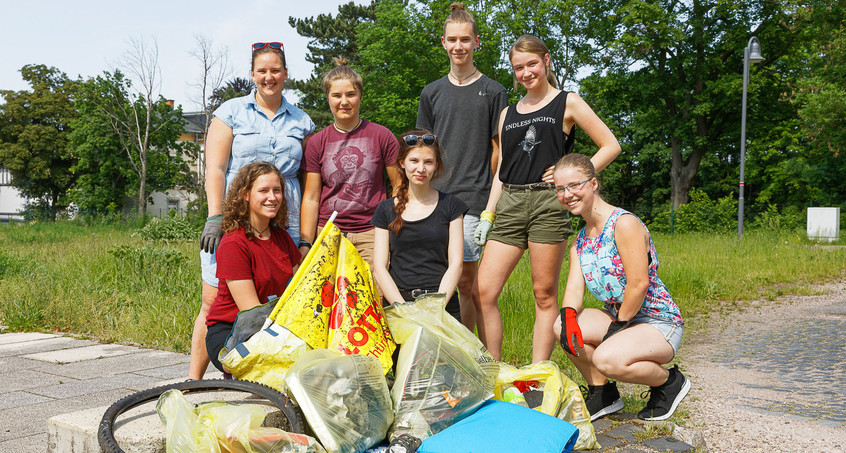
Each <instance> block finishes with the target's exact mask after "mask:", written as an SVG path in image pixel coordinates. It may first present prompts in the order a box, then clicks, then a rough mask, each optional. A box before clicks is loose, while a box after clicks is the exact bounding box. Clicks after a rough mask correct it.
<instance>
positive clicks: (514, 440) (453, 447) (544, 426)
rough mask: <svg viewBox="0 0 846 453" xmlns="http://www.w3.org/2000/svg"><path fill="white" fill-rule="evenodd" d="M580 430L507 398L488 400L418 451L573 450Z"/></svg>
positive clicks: (539, 452) (552, 452)
mask: <svg viewBox="0 0 846 453" xmlns="http://www.w3.org/2000/svg"><path fill="white" fill-rule="evenodd" d="M578 437H579V430H578V429H577V428H576V427H575V426H573V425H571V424H570V423H567V422H565V421H564V420H561V419H558V418H555V417H551V416H549V415H546V414H544V413H542V412H539V411H536V410H532V409H528V408H525V407H523V406H518V405H516V404H512V403H506V402H504V401H494V400H491V401H488V402H486V403H485V404H484V405H482V407H480V408H479V410H477V411H476V412H474V413H473V415H470V416H469V417H467V418H465V419H463V420H461V421H460V422H458V423H456V424H454V425H452V426H450V427H449V428H447V429H445V430H443V431H441V432H439V433H438V434H435V435H434V436H432V437H429V438H428V439H426V440H424V441H423V445H421V446H420V448H419V449H418V450H417V451H418V453H481V452H484V453H496V452H508V453H513V452H515V451H530V452H533V453H544V452H548V453H562V452H564V453H566V452H569V451H572V450H573V447H574V446H575V445H576V439H578Z"/></svg>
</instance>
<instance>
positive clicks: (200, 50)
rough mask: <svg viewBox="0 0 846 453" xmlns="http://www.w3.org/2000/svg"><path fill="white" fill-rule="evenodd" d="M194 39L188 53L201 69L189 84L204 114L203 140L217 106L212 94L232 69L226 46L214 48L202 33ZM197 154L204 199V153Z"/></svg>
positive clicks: (201, 191)
mask: <svg viewBox="0 0 846 453" xmlns="http://www.w3.org/2000/svg"><path fill="white" fill-rule="evenodd" d="M194 41H195V44H196V47H195V48H194V49H192V50H190V51H189V52H188V54H189V55H191V57H193V58H194V59H195V60H196V61H197V62H198V63H199V64H200V66H201V67H202V71H201V73H200V76H199V77H198V78H197V80H196V81H195V82H194V83H192V84H191V86H192V87H193V88H194V90H195V96H193V97H192V98H191V100H192V101H194V102H195V103H197V104H199V105H200V106H202V112H203V114H204V115H205V121H204V123H203V140H205V137H207V136H208V134H209V125H210V124H211V120H212V115H213V114H214V109H215V108H217V107H216V106H215V105H214V103H213V94H214V93H215V92H216V91H218V90H220V89H221V87H222V85H223V83H224V80H225V79H226V77H227V76H228V75H229V73H230V72H232V71H231V68H230V67H229V50H228V49H227V48H226V47H223V48H215V47H214V43H213V42H212V40H211V39H210V38H207V37H205V36H202V35H194ZM197 155H198V157H199V159H198V161H197V165H198V167H199V168H198V169H197V170H198V171H197V175H198V176H199V181H198V184H197V187H199V188H200V190H199V191H198V192H199V194H198V195H199V196H200V198H201V199H203V200H204V199H205V193H206V192H205V190H202V188H204V187H205V186H206V164H205V154H204V153H197Z"/></svg>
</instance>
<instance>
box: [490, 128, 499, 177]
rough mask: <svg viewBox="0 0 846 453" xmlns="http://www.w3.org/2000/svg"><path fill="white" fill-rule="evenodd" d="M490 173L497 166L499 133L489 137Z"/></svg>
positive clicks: (494, 171)
mask: <svg viewBox="0 0 846 453" xmlns="http://www.w3.org/2000/svg"><path fill="white" fill-rule="evenodd" d="M491 150H492V151H491V175H495V174H496V171H497V169H498V168H499V135H497V136H496V137H494V138H492V139H491Z"/></svg>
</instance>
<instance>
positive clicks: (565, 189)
mask: <svg viewBox="0 0 846 453" xmlns="http://www.w3.org/2000/svg"><path fill="white" fill-rule="evenodd" d="M591 179H593V178H588V179H585V180H584V181H579V182H574V183H573V184H567V185H566V186H558V187H556V188H555V193H557V194H558V195H564V192H570V193H576V192H577V191H579V190H581V188H582V186H584V184H585V183H586V182H588V181H590V180H591Z"/></svg>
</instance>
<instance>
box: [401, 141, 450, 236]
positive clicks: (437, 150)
mask: <svg viewBox="0 0 846 453" xmlns="http://www.w3.org/2000/svg"><path fill="white" fill-rule="evenodd" d="M426 134H432V133H431V132H429V131H427V130H424V129H417V130H412V131H407V132H403V134H402V135H401V136H400V141H399V142H400V150H399V154H397V161H396V162H394V166H395V167H396V168H397V169H398V170H399V174H400V184H399V187H398V188H397V192H396V196H395V197H394V198H396V199H397V202H396V203H395V204H394V212H396V213H397V218H395V219H394V220H393V222H391V223H390V224H389V225H388V229H390V230H391V231H393V232H394V234H399V232H400V230H401V229H402V225H403V220H402V213H403V212H404V211H405V205H406V204H408V175H406V174H405V169H404V168H402V166H401V165H400V163H401V162H402V161H404V160H405V158H406V156H408V153H409V152H411V150H412V149H415V148H420V147H424V146H425V147H427V148H429V149H431V150H432V152H433V153H434V154H435V164H437V168H436V169H435V172H434V174H432V179H435V178H437V177H439V176H441V173H443V169H444V162H443V161H442V160H441V144H440V141H438V137H437V136H435V143H433V144H431V145H424V144H423V140H422V139H421V140H418V141H417V144H416V145H414V146H409V145H407V144H406V143H405V137H406V136H408V135H417V136H418V137H422V136H423V135H426ZM432 135H434V134H432Z"/></svg>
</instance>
